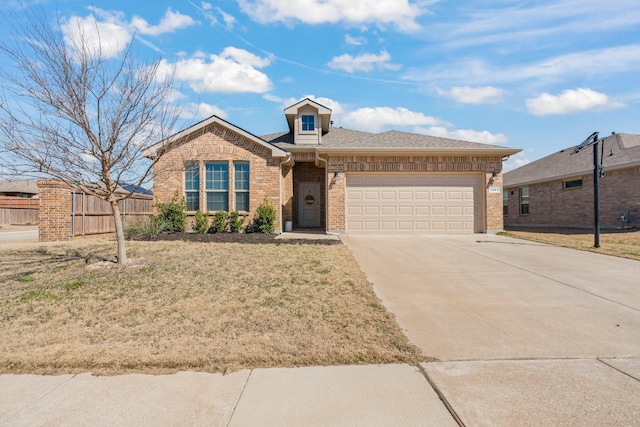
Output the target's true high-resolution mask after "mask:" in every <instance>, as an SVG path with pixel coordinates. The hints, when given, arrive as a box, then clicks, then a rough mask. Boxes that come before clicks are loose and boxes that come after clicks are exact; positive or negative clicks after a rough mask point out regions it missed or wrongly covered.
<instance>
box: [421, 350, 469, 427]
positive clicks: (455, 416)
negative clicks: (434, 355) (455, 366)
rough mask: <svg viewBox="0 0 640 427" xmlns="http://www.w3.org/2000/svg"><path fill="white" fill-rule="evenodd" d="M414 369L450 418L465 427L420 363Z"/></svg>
mask: <svg viewBox="0 0 640 427" xmlns="http://www.w3.org/2000/svg"><path fill="white" fill-rule="evenodd" d="M416 367H417V368H418V370H419V371H420V372H421V373H422V376H423V377H424V378H425V379H426V380H427V382H428V383H429V385H430V386H431V388H432V389H433V391H435V392H436V394H437V395H438V398H439V399H440V400H441V401H442V403H443V404H444V406H445V408H447V411H449V414H451V417H453V420H454V421H455V422H456V423H457V424H458V425H459V426H460V427H465V424H464V422H462V420H461V419H460V417H459V416H458V414H457V413H456V410H455V409H454V408H453V406H451V404H450V403H449V401H448V400H447V397H446V396H445V395H444V394H443V393H442V392H441V391H440V389H439V388H438V386H437V385H436V383H435V382H433V380H432V379H431V378H430V377H429V374H428V373H427V371H426V370H425V369H424V368H423V367H422V365H421V364H420V363H418V364H417V365H416Z"/></svg>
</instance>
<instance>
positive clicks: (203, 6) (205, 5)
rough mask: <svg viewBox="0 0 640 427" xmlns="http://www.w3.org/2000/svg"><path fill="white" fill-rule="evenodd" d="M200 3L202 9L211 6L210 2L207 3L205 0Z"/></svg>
mask: <svg viewBox="0 0 640 427" xmlns="http://www.w3.org/2000/svg"><path fill="white" fill-rule="evenodd" d="M201 5H202V9H204V10H211V8H212V7H213V6H211V3H208V2H206V1H203V2H202V3H201Z"/></svg>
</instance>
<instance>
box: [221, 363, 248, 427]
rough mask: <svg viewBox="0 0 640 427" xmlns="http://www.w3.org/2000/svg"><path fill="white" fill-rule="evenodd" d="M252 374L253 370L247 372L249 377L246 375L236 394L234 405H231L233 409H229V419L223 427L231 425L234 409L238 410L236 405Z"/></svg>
mask: <svg viewBox="0 0 640 427" xmlns="http://www.w3.org/2000/svg"><path fill="white" fill-rule="evenodd" d="M252 374H253V369H252V370H250V371H249V375H247V379H246V380H245V381H244V384H243V385H242V390H240V393H238V398H237V399H236V403H235V404H234V405H233V408H232V409H231V413H230V414H229V419H228V420H227V423H226V424H225V427H229V424H231V420H232V419H233V414H235V413H236V409H238V404H239V403H240V399H242V395H243V394H244V390H245V389H246V388H247V384H249V379H250V378H251V375H252Z"/></svg>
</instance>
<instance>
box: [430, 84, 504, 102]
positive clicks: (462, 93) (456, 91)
mask: <svg viewBox="0 0 640 427" xmlns="http://www.w3.org/2000/svg"><path fill="white" fill-rule="evenodd" d="M438 93H439V94H440V95H445V96H448V97H450V98H453V99H455V100H456V101H458V102H461V103H463V104H496V103H499V102H501V101H502V99H503V97H504V95H505V94H506V91H505V90H504V89H499V88H496V87H493V86H481V87H470V86H455V87H452V88H451V89H449V90H448V91H443V90H438Z"/></svg>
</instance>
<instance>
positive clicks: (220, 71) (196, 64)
mask: <svg viewBox="0 0 640 427" xmlns="http://www.w3.org/2000/svg"><path fill="white" fill-rule="evenodd" d="M269 64H270V59H269V58H260V57H259V56H256V55H254V54H252V53H250V52H247V51H246V50H244V49H238V48H235V47H227V48H226V49H224V50H223V51H222V53H221V54H220V55H207V54H204V53H203V52H196V53H195V54H194V55H193V56H192V57H191V58H187V59H181V60H179V61H178V62H176V63H175V64H171V63H169V62H167V60H166V59H163V60H162V61H161V62H160V65H159V67H158V77H159V78H162V77H163V76H165V75H167V74H170V73H171V72H172V71H173V70H175V73H174V79H175V80H177V81H184V82H186V83H187V84H189V86H190V87H191V88H192V89H193V90H194V91H196V92H198V93H203V92H225V93H243V92H252V93H264V92H268V91H269V90H271V87H272V83H271V81H270V80H269V77H267V75H266V74H264V73H262V72H261V71H259V70H257V68H262V67H266V66H267V65H269Z"/></svg>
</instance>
